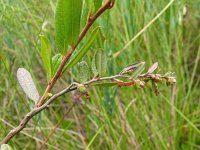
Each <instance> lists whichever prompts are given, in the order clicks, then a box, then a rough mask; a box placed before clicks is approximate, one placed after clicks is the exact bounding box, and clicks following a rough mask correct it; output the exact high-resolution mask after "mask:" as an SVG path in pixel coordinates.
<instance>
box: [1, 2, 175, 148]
mask: <svg viewBox="0 0 200 150" xmlns="http://www.w3.org/2000/svg"><path fill="white" fill-rule="evenodd" d="M83 2H84V3H83ZM114 2H115V1H114V0H107V1H105V2H102V0H98V1H97V0H85V1H83V0H58V1H57V7H56V12H55V31H56V36H55V41H56V46H57V49H58V53H57V54H55V55H54V56H52V46H51V43H50V41H49V39H48V38H47V37H46V36H45V35H40V51H39V54H40V56H41V59H42V62H43V65H44V68H45V70H46V74H47V79H48V83H47V87H46V89H45V90H44V93H43V94H42V95H39V92H38V90H37V88H36V86H35V84H34V82H33V79H32V77H31V74H30V73H29V72H28V71H27V70H26V69H25V68H19V69H18V70H17V79H18V81H19V84H20V86H21V87H22V89H23V91H24V92H25V93H26V95H27V96H28V98H29V99H31V100H33V101H34V103H35V107H34V108H33V109H32V110H31V111H30V112H28V113H27V115H26V116H25V117H24V118H23V119H22V120H21V122H20V124H19V126H17V127H16V128H14V129H13V130H11V131H10V132H9V133H8V134H7V136H6V137H5V138H4V139H3V140H2V142H1V144H2V146H1V149H4V150H5V149H11V148H10V147H9V146H8V145H6V144H7V143H8V142H9V141H10V140H11V139H12V137H14V136H15V135H16V134H18V133H19V132H20V131H21V130H23V129H24V128H25V126H26V124H27V123H28V122H29V121H30V120H31V118H32V117H33V116H35V115H36V114H38V113H40V112H41V111H42V110H44V109H45V108H47V107H48V106H49V105H50V104H51V103H52V102H53V101H54V100H55V99H56V98H58V97H60V96H62V95H63V94H66V93H68V92H71V91H74V90H78V91H79V92H80V93H82V94H81V96H88V92H87V90H88V87H90V86H101V87H110V86H137V87H139V88H144V86H145V85H146V84H147V82H152V85H153V88H154V90H155V93H156V94H159V91H158V83H159V82H163V81H166V83H167V84H168V85H170V84H174V83H175V82H176V79H175V77H174V75H173V73H171V72H170V73H167V74H164V75H160V74H156V73H154V72H155V70H156V69H157V68H158V63H157V62H156V63H154V64H153V65H152V66H150V67H149V69H148V71H147V72H144V71H145V62H138V63H135V64H132V65H129V66H127V67H126V66H125V67H124V68H123V69H122V71H121V72H119V73H118V74H116V75H113V76H106V69H107V56H106V53H105V50H104V49H97V50H96V52H95V53H94V56H93V58H92V65H91V66H90V65H88V64H87V62H86V61H83V58H84V56H85V54H86V53H87V52H88V51H89V50H90V48H91V46H92V45H93V44H94V42H95V39H96V38H97V36H98V35H99V33H100V30H101V28H100V27H98V26H97V27H95V28H94V29H93V31H90V30H89V29H90V28H91V26H92V25H93V23H94V22H95V20H96V19H97V18H98V17H100V15H101V14H103V13H104V12H105V11H106V10H109V9H111V8H112V7H113V5H114ZM83 5H85V6H84V7H86V8H87V10H85V9H84V11H86V12H83ZM83 14H87V16H84V15H83ZM85 20H86V21H85ZM84 21H85V22H86V23H85V26H84V27H83V28H82V29H81V28H80V26H81V23H83V22H84ZM86 34H89V37H88V38H87V39H86V41H85V42H84V43H83V44H82V45H81V46H80V42H81V41H82V40H83V38H84V37H85V36H86ZM75 65H76V66H77V67H78V75H79V77H78V80H79V81H78V82H72V83H71V84H70V85H69V86H68V87H66V88H65V89H63V90H62V91H60V92H58V93H56V94H52V93H51V91H52V89H53V87H54V85H55V84H56V82H57V81H58V80H59V79H60V78H61V77H62V75H63V73H64V72H65V71H68V70H69V69H71V68H73V67H75ZM91 72H92V73H91ZM75 104H77V102H75Z"/></svg>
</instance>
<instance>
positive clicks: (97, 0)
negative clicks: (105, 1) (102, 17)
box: [94, 0, 102, 11]
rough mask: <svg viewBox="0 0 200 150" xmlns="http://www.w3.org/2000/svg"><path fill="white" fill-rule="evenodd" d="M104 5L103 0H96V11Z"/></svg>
mask: <svg viewBox="0 0 200 150" xmlns="http://www.w3.org/2000/svg"><path fill="white" fill-rule="evenodd" d="M101 5H102V0H94V6H95V11H97V10H98V9H99V8H100V7H101Z"/></svg>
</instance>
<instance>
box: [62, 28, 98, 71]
mask: <svg viewBox="0 0 200 150" xmlns="http://www.w3.org/2000/svg"><path fill="white" fill-rule="evenodd" d="M99 30H100V27H97V28H95V29H94V31H93V32H92V34H91V36H90V38H89V39H88V41H87V42H86V44H85V45H84V46H83V47H82V48H81V49H80V50H79V51H78V52H76V53H75V54H74V55H73V56H72V58H71V59H70V61H69V62H68V63H67V65H66V67H65V69H64V70H66V69H70V68H71V67H73V66H74V65H75V64H77V63H78V62H79V61H80V60H81V59H82V58H83V56H84V55H85V54H86V53H87V52H88V50H89V48H90V47H91V46H92V44H93V43H94V40H95V39H96V37H97V35H98V33H99Z"/></svg>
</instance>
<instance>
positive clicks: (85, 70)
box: [78, 61, 89, 83]
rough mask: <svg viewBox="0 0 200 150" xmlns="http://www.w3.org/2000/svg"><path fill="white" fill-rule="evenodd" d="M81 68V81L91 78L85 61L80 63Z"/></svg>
mask: <svg viewBox="0 0 200 150" xmlns="http://www.w3.org/2000/svg"><path fill="white" fill-rule="evenodd" d="M78 68H79V74H78V76H79V80H80V83H84V82H85V81H87V80H88V79H89V67H88V65H87V63H86V62H85V61H82V62H80V63H78Z"/></svg>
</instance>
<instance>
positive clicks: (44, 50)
mask: <svg viewBox="0 0 200 150" xmlns="http://www.w3.org/2000/svg"><path fill="white" fill-rule="evenodd" d="M40 42H41V48H40V56H41V58H42V61H43V64H44V67H45V69H46V72H47V77H48V79H50V78H51V44H50V41H49V40H48V39H47V38H46V37H45V36H43V35H40Z"/></svg>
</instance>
